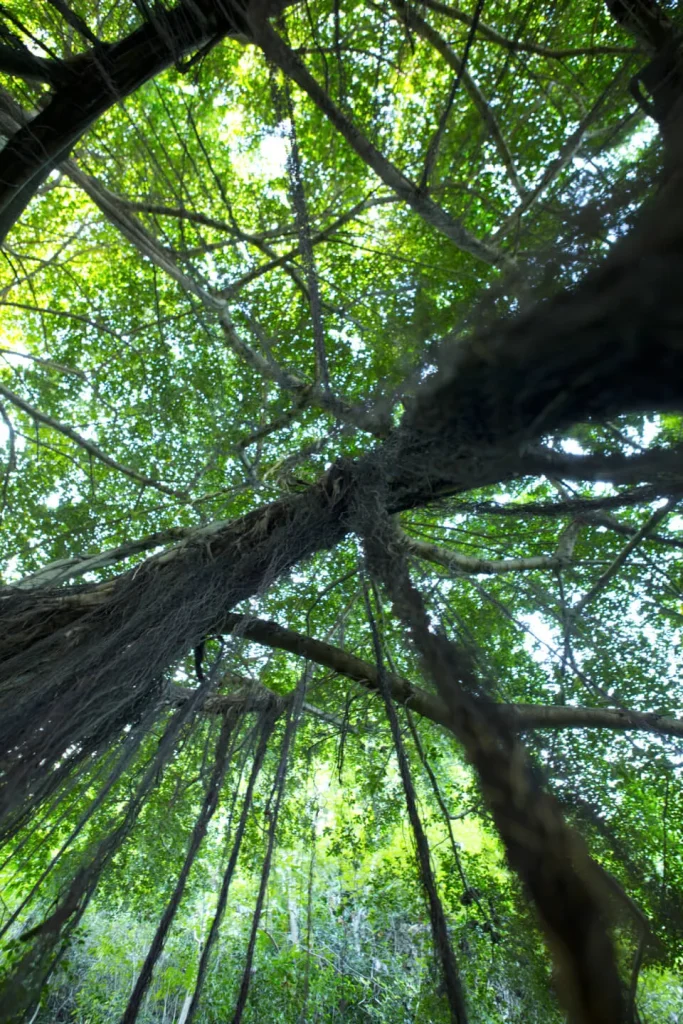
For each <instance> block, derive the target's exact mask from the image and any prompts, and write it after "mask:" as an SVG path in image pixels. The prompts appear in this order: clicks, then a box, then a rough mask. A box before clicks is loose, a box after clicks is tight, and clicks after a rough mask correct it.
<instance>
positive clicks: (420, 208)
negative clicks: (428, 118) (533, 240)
mask: <svg viewBox="0 0 683 1024" xmlns="http://www.w3.org/2000/svg"><path fill="white" fill-rule="evenodd" d="M252 28H253V31H254V36H255V39H256V42H257V43H258V45H259V46H260V47H261V49H262V50H263V52H264V54H265V56H266V58H267V59H268V60H271V61H272V62H273V63H274V64H276V65H277V67H279V68H280V69H281V70H282V71H283V72H284V74H285V75H287V77H288V78H291V79H292V81H294V82H296V84H297V85H298V86H299V87H300V88H301V89H303V91H304V92H306V93H307V94H308V95H309V96H310V98H311V99H312V100H313V102H314V103H315V105H316V106H317V107H318V108H319V109H320V110H321V111H322V113H323V114H325V116H326V117H327V118H328V120H329V121H330V122H331V124H333V125H334V127H335V128H336V129H337V130H338V131H339V132H340V133H341V135H343V136H344V138H345V139H346V141H347V142H348V143H349V145H350V146H351V148H352V149H354V150H355V152H356V153H357V154H358V156H359V157H360V158H361V160H363V162H364V163H365V164H367V166H368V167H370V168H371V169H372V170H373V171H374V172H375V174H377V176H378V177H379V178H381V180H382V181H383V182H384V184H385V185H386V186H387V187H388V188H390V189H391V190H392V191H393V192H395V193H396V195H397V196H398V197H399V198H400V199H402V200H403V201H404V202H405V203H407V204H408V206H410V207H411V208H412V209H413V210H414V211H415V212H416V213H417V214H418V215H419V216H420V217H422V219H423V220H424V221H426V222H427V223H428V224H430V225H431V226H432V227H433V228H435V229H436V230H437V231H439V232H441V234H443V235H445V236H446V237H447V238H449V239H450V240H451V241H452V242H453V243H454V244H455V245H456V246H457V247H458V248H459V249H461V250H462V251H463V252H466V253H469V255H471V256H474V258H475V259H478V260H481V261H483V262H484V263H488V264H491V265H494V266H502V267H510V268H511V267H512V261H511V260H510V259H509V257H507V256H506V255H505V254H504V253H503V252H501V251H500V250H498V249H494V248H493V247H492V246H489V245H487V244H486V243H484V242H482V241H480V240H479V239H478V238H476V237H475V236H474V235H472V234H471V233H470V232H469V231H468V230H467V228H465V227H464V226H463V225H462V224H461V223H460V221H458V220H455V219H454V218H453V217H451V215H450V214H449V213H447V212H446V211H445V210H443V209H442V208H441V207H440V206H439V205H438V204H437V203H435V202H434V200H433V199H430V198H429V196H427V195H425V194H424V193H423V192H422V191H421V190H420V189H419V188H418V186H417V185H416V184H415V183H414V182H412V181H411V180H410V179H409V178H406V176H405V175H404V174H403V173H402V172H401V171H399V169H398V168H397V167H395V166H394V164H392V163H391V161H390V160H387V158H386V157H385V156H384V155H383V154H382V153H380V151H379V150H378V149H377V148H376V147H375V146H373V144H372V143H371V142H370V140H369V139H368V138H367V137H366V136H365V135H363V133H362V132H361V131H360V129H359V128H358V127H357V126H356V125H355V124H353V123H352V122H351V121H349V119H348V118H347V117H346V116H345V115H344V114H343V113H342V111H341V110H340V109H339V107H338V106H337V105H336V104H335V103H334V102H333V100H332V99H331V98H330V96H329V95H328V94H327V92H325V90H324V89H323V88H322V86H320V85H319V84H318V82H317V81H316V80H315V79H314V78H313V76H312V75H311V73H310V72H309V71H308V69H307V68H306V67H305V66H304V64H303V63H302V62H301V60H300V59H299V57H298V56H297V55H296V54H295V53H294V51H293V50H292V49H290V47H288V46H287V45H286V44H285V42H284V41H283V40H282V39H281V38H280V36H279V35H278V34H277V33H276V32H275V31H274V30H273V29H272V28H271V26H270V25H269V24H267V23H260V24H258V25H257V24H253V25H252Z"/></svg>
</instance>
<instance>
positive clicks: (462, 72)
mask: <svg viewBox="0 0 683 1024" xmlns="http://www.w3.org/2000/svg"><path fill="white" fill-rule="evenodd" d="M391 4H392V6H393V8H394V10H395V11H396V12H397V14H398V16H399V17H400V19H401V21H403V23H404V24H405V25H406V27H407V28H409V29H412V30H413V31H414V32H415V33H416V34H417V35H418V36H421V38H422V39H424V40H425V41H426V42H428V43H429V44H430V45H431V46H433V47H434V49H435V50H436V51H437V53H440V54H441V56H442V57H443V59H444V61H445V62H446V63H447V64H448V66H449V67H451V68H453V70H454V71H455V73H456V75H458V76H459V78H460V79H461V81H462V84H463V86H464V87H465V89H466V91H467V94H468V96H469V97H470V99H471V100H472V103H473V104H474V106H475V107H476V110H477V113H478V114H479V116H480V117H481V119H482V121H483V122H484V125H485V126H486V128H487V130H488V133H489V136H490V137H491V140H492V141H493V144H494V146H495V147H496V149H497V151H498V156H499V157H500V159H501V161H502V163H503V166H504V167H505V169H506V171H507V173H508V177H509V179H510V182H511V183H512V186H513V188H514V190H515V192H517V194H518V195H519V196H522V197H523V196H524V195H525V194H526V190H525V188H524V187H523V186H522V184H521V182H520V180H519V177H518V175H517V170H516V168H515V163H514V160H513V158H512V153H511V152H510V147H509V146H508V143H507V141H506V139H505V136H504V135H503V132H502V129H501V127H500V125H499V124H498V118H497V117H496V115H495V113H494V112H493V110H492V108H491V106H490V105H489V103H488V101H487V99H486V97H485V96H484V94H483V93H482V91H481V89H480V88H479V86H478V85H477V83H476V82H475V81H474V79H473V78H472V76H471V75H470V73H469V71H468V70H467V68H466V67H465V63H464V61H463V60H461V59H460V57H458V55H457V53H456V52H455V50H453V49H452V47H451V46H449V44H448V43H447V42H446V40H445V39H444V38H443V36H441V35H439V33H438V32H437V31H436V29H433V28H432V26H431V25H429V24H428V23H427V22H426V21H425V20H424V18H421V17H420V15H419V14H418V13H417V11H415V10H413V9H412V8H410V7H408V6H407V4H405V3H403V2H402V0H391Z"/></svg>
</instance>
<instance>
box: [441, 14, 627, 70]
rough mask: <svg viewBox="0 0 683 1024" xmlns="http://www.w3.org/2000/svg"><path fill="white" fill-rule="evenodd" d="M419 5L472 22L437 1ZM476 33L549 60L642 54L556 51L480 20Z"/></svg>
mask: <svg viewBox="0 0 683 1024" xmlns="http://www.w3.org/2000/svg"><path fill="white" fill-rule="evenodd" d="M421 3H422V4H423V5H424V6H425V7H428V8H429V9H430V10H432V11H435V12H436V13H437V14H443V15H444V16H445V17H447V18H452V19H453V20H454V21H460V22H462V24H463V25H471V24H472V22H473V18H472V15H470V14H466V13H465V11H460V10H458V9H457V7H449V6H448V5H447V4H443V3H440V2H439V0H421ZM477 31H478V32H479V34H480V35H482V36H483V37H484V39H488V41H489V42H490V43H495V44H496V45H497V46H503V47H504V48H505V49H506V50H510V51H511V52H512V53H536V54H538V56H539V57H549V58H550V59H551V60H563V59H564V58H565V57H598V56H610V55H615V56H621V55H624V56H630V55H637V54H640V53H642V52H643V51H642V50H641V49H640V48H639V47H633V46H612V45H600V44H598V45H596V46H579V47H568V48H565V49H557V48H554V47H551V46H542V45H540V44H539V43H532V42H521V41H520V40H517V39H507V38H506V37H505V36H504V35H503V34H502V33H501V32H498V31H497V30H496V29H495V28H492V27H491V26H490V25H487V24H485V23H484V22H483V21H481V19H480V20H479V22H478V24H477Z"/></svg>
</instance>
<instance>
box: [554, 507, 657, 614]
mask: <svg viewBox="0 0 683 1024" xmlns="http://www.w3.org/2000/svg"><path fill="white" fill-rule="evenodd" d="M675 505H676V500H675V499H674V498H670V499H669V500H668V501H667V502H666V503H665V504H664V505H663V506H662V507H661V508H658V509H657V510H656V512H654V513H653V515H651V516H650V518H649V519H648V521H647V522H646V523H644V524H643V526H641V528H640V529H639V530H638V532H637V533H635V534H634V535H633V537H632V538H631V540H630V541H629V542H628V544H625V545H624V547H623V548H622V549H621V551H620V552H619V554H618V555H617V557H616V558H615V559H614V561H613V562H612V564H611V565H610V566H608V568H607V569H605V571H604V572H603V574H602V575H601V576H600V577H598V579H597V580H596V581H595V583H594V584H593V586H592V587H591V588H590V590H588V591H587V592H586V593H585V594H584V595H583V597H582V598H580V599H579V600H578V601H577V602H576V603H575V604H574V605H572V607H571V609H570V611H571V616H572V618H575V617H576V616H578V615H580V614H581V613H582V612H583V611H584V610H585V608H586V607H587V606H588V605H589V604H590V603H591V601H594V600H595V598H596V597H597V596H598V594H600V593H602V591H603V590H604V589H605V587H606V586H607V584H608V583H609V582H610V580H612V578H613V577H614V576H616V574H617V573H618V572H619V570H620V569H621V567H622V566H623V565H624V563H625V562H626V560H627V558H628V557H629V555H630V554H631V553H632V552H633V551H635V549H636V548H637V547H638V545H639V544H640V543H641V542H642V541H643V540H645V538H646V537H647V536H648V534H649V533H651V532H652V531H653V530H654V529H655V527H656V526H658V525H659V523H661V522H662V520H663V519H665V518H666V516H668V514H669V512H671V510H672V508H674V507H675Z"/></svg>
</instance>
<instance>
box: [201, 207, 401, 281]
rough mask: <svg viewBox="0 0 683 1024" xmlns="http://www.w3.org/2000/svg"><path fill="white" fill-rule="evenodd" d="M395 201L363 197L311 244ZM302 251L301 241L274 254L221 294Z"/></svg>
mask: <svg viewBox="0 0 683 1024" xmlns="http://www.w3.org/2000/svg"><path fill="white" fill-rule="evenodd" d="M395 202H397V197H396V196H393V195H392V196H377V197H375V198H374V199H372V198H371V199H362V200H361V201H360V202H359V203H356V205H355V206H352V207H351V209H350V210H347V211H346V213H343V214H341V216H339V217H337V218H335V220H333V221H332V222H331V223H330V224H328V225H327V227H326V228H322V229H321V230H320V231H316V232H315V234H313V235H311V245H319V244H320V242H326V241H327V240H328V239H329V238H331V237H332V235H334V234H335V233H336V232H337V231H338V230H339V229H340V228H342V227H344V226H345V225H346V224H348V223H349V221H352V220H355V219H356V217H358V215H359V214H361V213H364V212H365V210H369V209H371V208H372V207H373V206H380V205H383V204H385V203H395ZM300 252H301V243H299V245H297V246H294V247H293V248H291V249H288V250H287V252H284V253H282V255H280V256H274V257H273V258H272V259H270V260H269V261H268V262H267V263H262V264H261V266H259V267H254V269H253V270H249V271H248V272H247V273H246V274H243V275H242V277H240V278H238V279H237V280H236V281H233V282H232V283H231V284H229V285H227V287H225V288H224V289H223V290H222V292H220V295H221V296H222V297H223V298H225V299H229V298H232V297H233V296H234V295H236V294H237V292H238V291H241V289H242V288H244V287H245V286H246V285H248V284H251V282H252V281H255V280H256V279H257V278H259V277H262V276H263V275H264V274H268V273H270V271H271V270H275V269H276V268H277V267H282V266H284V264H285V263H287V262H289V261H290V260H292V259H293V258H294V257H295V256H298V255H299V253H300Z"/></svg>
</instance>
